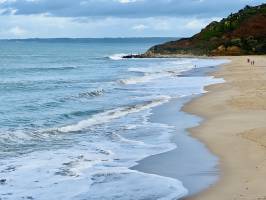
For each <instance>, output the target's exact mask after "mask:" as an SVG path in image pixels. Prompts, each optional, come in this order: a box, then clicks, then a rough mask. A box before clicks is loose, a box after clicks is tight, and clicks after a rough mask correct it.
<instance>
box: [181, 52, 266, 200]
mask: <svg viewBox="0 0 266 200" xmlns="http://www.w3.org/2000/svg"><path fill="white" fill-rule="evenodd" d="M223 58H228V59H230V60H231V61H232V62H231V63H229V64H225V65H222V67H221V68H220V69H219V70H218V71H217V72H214V73H212V75H214V76H215V77H217V78H224V79H225V81H226V82H225V83H221V84H214V85H210V86H207V87H206V88H205V89H206V90H207V91H208V93H206V94H204V95H203V96H201V97H199V98H196V99H193V100H192V101H190V102H189V103H188V104H186V105H185V106H184V107H183V111H185V112H188V113H191V114H195V115H197V116H200V117H202V118H203V119H204V121H203V122H202V123H201V124H200V125H199V126H198V127H194V128H189V129H188V131H189V132H190V133H191V135H192V136H193V137H194V138H197V139H198V140H199V141H201V142H203V143H204V144H205V145H206V146H207V148H208V149H209V150H210V151H211V152H212V153H214V154H215V155H217V156H218V157H219V159H220V162H219V166H220V169H221V176H220V179H219V181H218V182H217V183H216V184H215V185H213V186H212V187H209V188H208V189H207V190H205V191H203V192H201V193H199V194H196V195H195V196H192V197H187V198H185V199H188V200H213V199H215V200H224V199H226V200H231V199H232V200H233V199H234V200H238V199H239V200H240V199H241V200H263V199H266V190H265V177H266V159H265V158H266V148H265V147H266V125H265V122H266V121H265V119H266V101H265V99H266V65H265V63H266V56H238V57H223ZM247 58H250V59H251V60H255V62H256V63H255V66H251V65H250V64H248V63H247Z"/></svg>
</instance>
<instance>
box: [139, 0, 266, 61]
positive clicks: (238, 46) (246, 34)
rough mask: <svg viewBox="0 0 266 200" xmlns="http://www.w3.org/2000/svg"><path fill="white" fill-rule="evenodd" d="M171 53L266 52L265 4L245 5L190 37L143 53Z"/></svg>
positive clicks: (237, 53)
mask: <svg viewBox="0 0 266 200" xmlns="http://www.w3.org/2000/svg"><path fill="white" fill-rule="evenodd" d="M171 54H192V55H213V56H216V55H248V54H266V4H262V5H260V6H256V7H250V6H246V7H245V8H244V9H242V10H240V11H239V12H238V13H236V14H231V15H230V16H229V17H227V18H224V19H223V20H221V21H220V22H212V23H211V24H209V25H208V26H207V27H206V28H204V29H202V31H201V32H200V33H198V34H196V35H194V36H193V37H191V38H183V39H181V40H178V41H171V42H167V43H165V44H161V45H156V46H154V47H152V48H151V49H149V50H148V51H147V52H146V53H145V54H143V55H141V56H143V57H152V56H160V55H162V56H163V55H171Z"/></svg>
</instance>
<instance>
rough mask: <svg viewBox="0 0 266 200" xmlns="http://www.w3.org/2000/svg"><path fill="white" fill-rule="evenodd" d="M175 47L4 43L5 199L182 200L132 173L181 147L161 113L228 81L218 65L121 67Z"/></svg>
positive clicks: (152, 62)
mask: <svg viewBox="0 0 266 200" xmlns="http://www.w3.org/2000/svg"><path fill="white" fill-rule="evenodd" d="M167 40H169V38H168V39H167V38H151V39H143V38H142V39H137V38H135V39H80V40H74V39H73V40H68V39H53V40H34V39H33V40H11V41H7V40H2V41H0V199H15V200H17V199H26V198H28V199H40V200H47V199H49V200H53V199H54V200H58V199H71V200H72V199H78V200H80V199H93V200H96V199H99V200H100V199H106V200H107V199H108V200H109V199H123V200H124V199H125V200H127V199H134V200H136V199H166V200H168V199H177V198H180V197H182V196H184V195H186V194H187V192H188V191H187V189H186V188H185V187H184V186H183V185H182V182H180V181H179V180H176V179H171V178H167V177H162V176H158V175H152V174H146V173H142V172H138V171H134V170H131V169H130V167H132V166H134V165H136V162H137V161H139V160H141V159H143V158H145V157H148V156H150V155H155V154H159V153H163V152H167V151H170V150H172V149H175V148H176V145H175V144H173V143H172V142H171V137H172V136H173V134H175V131H174V129H173V127H171V126H169V125H166V124H159V123H153V122H151V121H149V116H150V114H151V112H152V108H153V107H155V106H158V105H161V104H163V103H165V102H167V101H169V100H170V99H172V98H178V97H183V96H190V95H194V94H200V93H202V92H204V90H203V87H204V86H205V85H208V84H211V83H215V82H219V81H220V80H218V79H214V78H213V77H206V76H194V77H189V76H178V75H179V74H180V73H181V72H184V71H188V70H191V69H193V68H194V67H195V66H196V67H207V66H214V65H217V64H220V63H222V62H224V61H219V60H210V59H195V58H194V59H189V58H186V59H185V58H183V59H180V58H175V59H173V58H172V59H171V58H169V59H130V60H126V59H121V56H122V55H123V54H130V53H139V52H144V51H145V50H147V49H148V48H149V47H150V46H152V45H154V44H157V43H161V42H164V41H167Z"/></svg>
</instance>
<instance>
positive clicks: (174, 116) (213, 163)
mask: <svg viewBox="0 0 266 200" xmlns="http://www.w3.org/2000/svg"><path fill="white" fill-rule="evenodd" d="M215 70H217V67H204V68H200V69H196V70H194V69H193V70H191V71H187V72H184V73H183V74H182V75H181V76H204V75H206V73H209V72H213V71H215ZM196 97H197V96H192V97H190V98H188V97H186V98H179V99H175V100H172V101H170V102H168V103H166V104H163V105H161V106H158V107H156V108H154V109H153V110H152V113H153V114H152V115H151V118H150V121H151V122H154V123H163V124H167V125H170V126H173V127H175V131H176V134H175V136H174V137H173V138H172V140H173V142H174V143H175V144H176V145H177V148H176V149H175V150H173V151H169V152H166V153H162V154H158V155H154V156H150V157H148V158H145V159H143V160H141V161H140V162H139V165H137V166H135V167H133V168H132V169H134V170H138V171H142V172H145V173H150V174H157V175H161V176H166V177H171V178H175V179H178V180H180V181H182V183H183V184H184V186H185V187H186V188H187V189H188V190H189V196H192V195H194V194H196V193H198V192H200V191H202V190H204V189H206V188H208V187H209V186H210V185H212V184H214V183H215V182H216V181H217V180H218V177H219V169H218V168H217V165H218V158H217V157H216V156H214V155H213V154H212V153H211V152H210V151H209V150H208V149H207V148H206V147H205V145H204V144H203V143H201V142H200V141H199V140H197V139H195V138H193V137H191V136H190V135H189V133H188V132H187V131H186V129H187V128H189V127H195V126H198V125H199V124H200V122H201V118H199V117H197V116H195V115H191V114H188V113H185V112H182V111H181V110H182V107H183V106H184V104H186V103H188V102H189V101H191V99H192V98H196Z"/></svg>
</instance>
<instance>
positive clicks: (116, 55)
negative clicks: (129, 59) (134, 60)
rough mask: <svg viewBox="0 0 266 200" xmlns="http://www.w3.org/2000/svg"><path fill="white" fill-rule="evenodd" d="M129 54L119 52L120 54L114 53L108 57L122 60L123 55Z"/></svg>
mask: <svg viewBox="0 0 266 200" xmlns="http://www.w3.org/2000/svg"><path fill="white" fill-rule="evenodd" d="M126 55H127V54H124V53H118V54H113V55H111V56H109V57H108V58H109V59H111V60H122V59H123V56H126Z"/></svg>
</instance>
